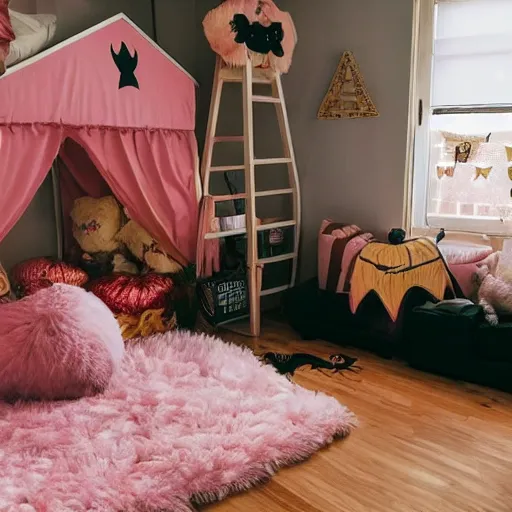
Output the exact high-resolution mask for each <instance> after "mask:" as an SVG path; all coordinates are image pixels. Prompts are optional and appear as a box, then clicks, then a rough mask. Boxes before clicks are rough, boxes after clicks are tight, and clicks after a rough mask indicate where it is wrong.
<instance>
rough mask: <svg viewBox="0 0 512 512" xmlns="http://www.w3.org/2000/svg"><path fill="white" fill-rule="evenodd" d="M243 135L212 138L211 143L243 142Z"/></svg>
mask: <svg viewBox="0 0 512 512" xmlns="http://www.w3.org/2000/svg"><path fill="white" fill-rule="evenodd" d="M243 141H244V136H243V135H222V136H219V137H214V138H213V142H243Z"/></svg>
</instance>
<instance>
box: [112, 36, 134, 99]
mask: <svg viewBox="0 0 512 512" xmlns="http://www.w3.org/2000/svg"><path fill="white" fill-rule="evenodd" d="M110 53H111V54H112V58H113V59H114V62H115V64H116V66H117V69H118V70H119V72H120V73H121V77H120V78H119V89H122V88H123V87H135V88H136V89H139V82H138V80H137V77H136V76H135V70H136V69H137V65H138V63H139V55H138V54H137V50H135V53H134V54H133V56H132V55H131V54H130V51H129V50H128V47H127V46H126V44H125V43H124V41H123V43H122V44H121V49H120V50H119V53H116V52H115V51H114V48H113V46H112V45H110Z"/></svg>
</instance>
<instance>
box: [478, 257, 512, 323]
mask: <svg viewBox="0 0 512 512" xmlns="http://www.w3.org/2000/svg"><path fill="white" fill-rule="evenodd" d="M500 256H501V251H497V252H493V253H492V254H490V255H489V256H488V257H487V258H486V259H485V260H483V261H482V262H481V263H479V264H478V268H477V271H476V273H475V275H474V281H475V284H476V285H477V286H478V292H477V303H478V304H479V305H480V306H482V309H483V311H484V315H485V319H486V320H487V322H489V324H490V325H493V326H496V325H498V323H499V315H503V314H512V284H511V283H509V282H507V281H505V280H504V279H502V278H501V277H499V276H498V275H497V270H498V265H499V261H500Z"/></svg>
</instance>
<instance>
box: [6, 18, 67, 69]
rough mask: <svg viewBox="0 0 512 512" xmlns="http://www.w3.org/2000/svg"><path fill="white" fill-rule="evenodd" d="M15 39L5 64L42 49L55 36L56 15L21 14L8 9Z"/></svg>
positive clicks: (22, 58) (17, 60) (7, 64)
mask: <svg viewBox="0 0 512 512" xmlns="http://www.w3.org/2000/svg"><path fill="white" fill-rule="evenodd" d="M9 15H10V17H11V23H12V29H13V30H14V33H15V34H16V39H15V40H14V41H13V42H12V43H11V46H10V50H9V55H8V56H7V60H6V61H5V64H6V66H7V67H9V66H13V65H14V64H17V63H18V62H21V61H23V60H25V59H28V58H29V57H32V56H33V55H35V54H36V53H39V52H40V51H41V50H43V49H44V48H45V47H46V46H47V45H48V44H49V43H50V42H51V40H52V39H53V37H54V36H55V30H56V29H57V17H56V16H54V15H53V14H30V15H29V14H22V13H21V12H16V11H13V10H11V9H9Z"/></svg>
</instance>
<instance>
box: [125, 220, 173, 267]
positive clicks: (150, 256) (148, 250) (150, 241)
mask: <svg viewBox="0 0 512 512" xmlns="http://www.w3.org/2000/svg"><path fill="white" fill-rule="evenodd" d="M116 238H117V240H118V242H121V243H122V244H124V245H125V246H126V247H127V248H128V250H129V251H130V252H131V253H132V254H133V255H134V256H135V257H136V258H137V259H138V260H140V261H142V262H144V263H145V264H146V265H147V266H148V267H149V269H150V270H152V271H153V272H156V273H157V274H175V273H177V272H180V271H181V270H182V266H181V265H180V264H179V263H178V262H177V261H176V260H174V259H173V258H171V257H170V256H169V255H168V254H167V253H166V252H165V251H164V250H163V249H162V248H161V246H160V244H159V243H158V242H157V241H156V240H155V239H154V238H153V237H152V236H151V235H150V234H149V233H148V232H147V231H146V230H145V229H144V228H143V227H142V226H140V225H139V224H137V223H136V222H135V221H133V220H130V221H128V222H127V224H126V225H125V226H124V227H123V229H121V231H119V233H118V234H117V237H116Z"/></svg>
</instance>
